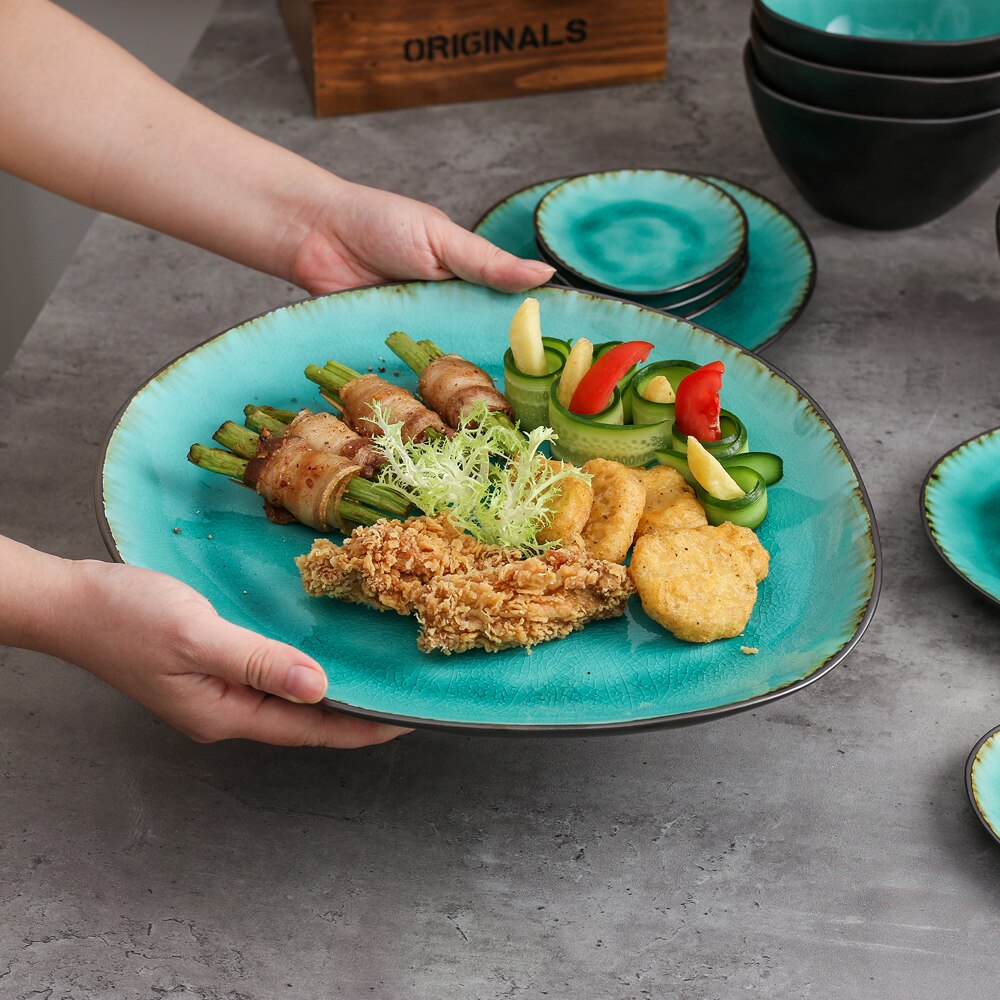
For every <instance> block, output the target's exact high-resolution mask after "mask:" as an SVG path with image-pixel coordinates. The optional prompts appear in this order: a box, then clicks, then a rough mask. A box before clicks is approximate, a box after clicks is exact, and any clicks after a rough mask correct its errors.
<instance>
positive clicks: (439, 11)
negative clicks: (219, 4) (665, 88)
mask: <svg viewBox="0 0 1000 1000" xmlns="http://www.w3.org/2000/svg"><path fill="white" fill-rule="evenodd" d="M279 2H280V5H281V9H282V14H283V16H284V18H285V23H286V26H287V27H288V31H289V34H290V35H291V36H292V39H293V44H294V47H295V51H296V54H297V56H298V57H299V60H300V62H302V66H303V72H304V74H305V76H306V80H307V82H308V83H309V84H310V86H311V87H312V91H313V99H314V102H315V106H316V113H317V114H318V115H331V114H345V113H351V112H359V111H373V110H382V109H387V108H404V107H415V106H419V105H426V104H445V103H452V102H455V101H473V100H483V99H488V98H497V97H508V96H512V95H516V94H528V93H538V92H540V91H545V90H557V89H567V88H573V87H593V86H606V85H609V84H619V83H632V82H638V81H643V80H657V79H660V78H662V77H663V75H664V73H665V72H666V57H667V7H666V3H665V2H664V0H620V2H615V3H610V2H608V0H549V2H545V0H510V2H507V3H504V4H503V5H502V6H499V5H497V6H494V7H491V6H489V5H487V4H483V3H482V0H476V2H470V0H455V2H442V0H415V2H405V0H392V2H387V0H279Z"/></svg>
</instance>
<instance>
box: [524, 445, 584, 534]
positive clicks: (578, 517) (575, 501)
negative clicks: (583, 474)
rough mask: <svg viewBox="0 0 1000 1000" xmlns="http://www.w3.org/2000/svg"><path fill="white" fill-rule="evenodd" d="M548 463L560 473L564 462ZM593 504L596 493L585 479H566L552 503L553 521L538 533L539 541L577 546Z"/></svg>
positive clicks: (554, 495) (552, 461)
mask: <svg viewBox="0 0 1000 1000" xmlns="http://www.w3.org/2000/svg"><path fill="white" fill-rule="evenodd" d="M549 464H550V465H552V466H553V467H554V468H555V469H556V470H557V471H558V470H561V469H562V468H563V464H564V463H562V462H557V461H556V460H555V459H549ZM593 503H594V491H593V490H592V489H591V488H590V484H589V483H588V482H586V481H585V480H583V479H564V480H563V481H562V482H561V483H559V485H558V486H557V487H556V489H555V491H554V494H553V499H552V503H551V504H550V505H549V508H550V510H551V511H552V520H551V521H549V523H548V524H547V525H545V527H544V528H542V530H541V531H539V532H538V536H537V537H538V541H539V542H561V543H562V544H563V545H578V544H579V543H580V535H581V534H582V532H583V529H584V528H585V527H586V525H587V521H588V519H589V518H590V508H591V507H592V506H593Z"/></svg>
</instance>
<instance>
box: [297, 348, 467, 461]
mask: <svg viewBox="0 0 1000 1000" xmlns="http://www.w3.org/2000/svg"><path fill="white" fill-rule="evenodd" d="M306 378H308V379H309V380H310V381H311V382H315V383H316V384H317V385H319V386H320V387H321V388H322V389H323V396H324V398H325V399H327V400H328V401H329V402H331V403H332V404H333V405H334V406H339V407H340V408H342V410H343V413H344V420H345V421H346V422H347V423H348V424H349V425H350V426H351V427H352V428H353V429H354V430H355V431H357V432H358V434H362V435H364V436H365V437H375V436H376V435H377V434H378V428H377V427H376V425H375V424H374V423H372V421H371V419H370V418H371V416H372V413H373V411H372V404H373V403H378V404H379V405H380V406H381V408H382V412H383V413H385V414H386V415H387V416H388V418H389V420H390V422H391V423H402V425H403V439H404V440H406V441H416V442H418V443H419V442H421V441H423V440H424V439H425V438H426V437H427V434H428V432H429V431H436V432H437V433H439V434H447V433H449V428H448V425H447V424H445V423H444V421H443V420H442V419H441V417H440V416H438V414H436V413H435V412H434V411H433V410H429V409H428V408H427V407H426V406H424V404H423V403H421V402H420V401H419V400H418V399H416V398H414V396H413V395H412V394H411V393H409V392H407V391H406V389H404V388H403V387H402V386H400V385H393V384H392V383H391V382H387V381H386V380H385V379H384V378H379V376H378V375H362V374H360V373H359V372H356V371H354V370H353V369H351V368H348V367H346V365H341V364H338V363H337V362H336V361H328V362H327V363H326V365H324V367H322V368H320V367H318V366H317V365H310V366H309V367H308V368H306Z"/></svg>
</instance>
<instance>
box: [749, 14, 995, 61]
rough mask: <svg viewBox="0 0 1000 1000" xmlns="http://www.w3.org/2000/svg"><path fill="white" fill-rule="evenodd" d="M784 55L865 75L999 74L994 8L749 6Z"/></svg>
mask: <svg viewBox="0 0 1000 1000" xmlns="http://www.w3.org/2000/svg"><path fill="white" fill-rule="evenodd" d="M753 6H754V13H755V14H756V15H757V17H758V19H759V20H760V23H761V27H762V28H763V29H764V31H765V33H766V34H767V36H768V38H770V39H771V40H772V41H773V42H775V44H777V45H778V46H779V47H780V48H782V49H784V50H785V51H786V52H789V53H791V54H792V55H796V56H799V57H801V58H802V59H809V60H811V61H813V62H819V63H826V64H827V65H830V66H844V67H849V68H850V69H855V70H864V71H867V72H870V73H896V74H903V75H913V76H972V75H977V74H981V73H993V72H996V71H997V70H998V69H1000V3H998V2H997V0H896V2H890V0H753Z"/></svg>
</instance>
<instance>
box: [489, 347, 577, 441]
mask: <svg viewBox="0 0 1000 1000" xmlns="http://www.w3.org/2000/svg"><path fill="white" fill-rule="evenodd" d="M542 347H543V349H544V351H545V360H546V362H547V363H548V368H549V370H548V371H547V372H546V373H545V374H544V375H525V374H524V372H522V371H521V370H520V369H519V368H518V367H517V365H515V364H514V355H513V352H512V351H511V349H510V348H509V347H508V348H507V351H506V353H505V354H504V356H503V394H504V395H505V396H506V397H507V402H509V403H510V405H511V406H512V407H513V408H514V415H515V416H516V417H517V419H518V421H519V423H520V424H521V429H522V430H525V431H531V430H534V429H535V428H536V427H542V426H543V425H547V424H548V422H549V386H550V385H552V383H553V382H554V381H555V380H556V379H557V378H558V377H559V375H560V374H561V372H562V370H563V367H564V366H565V364H566V358H567V357H569V345H568V344H567V343H566V341H564V340H557V339H556V338H555V337H542Z"/></svg>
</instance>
